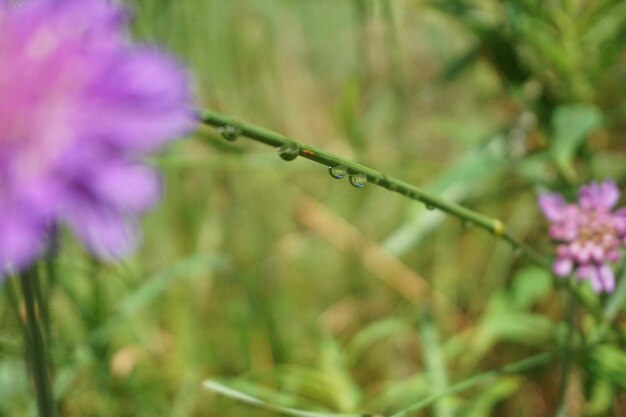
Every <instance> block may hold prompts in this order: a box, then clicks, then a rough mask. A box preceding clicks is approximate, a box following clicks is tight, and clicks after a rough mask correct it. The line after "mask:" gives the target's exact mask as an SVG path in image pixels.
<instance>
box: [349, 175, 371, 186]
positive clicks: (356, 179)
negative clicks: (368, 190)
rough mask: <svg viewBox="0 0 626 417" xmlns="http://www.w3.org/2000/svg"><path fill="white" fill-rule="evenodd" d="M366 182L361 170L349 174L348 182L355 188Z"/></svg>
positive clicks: (365, 176)
mask: <svg viewBox="0 0 626 417" xmlns="http://www.w3.org/2000/svg"><path fill="white" fill-rule="evenodd" d="M366 183H367V175H365V174H363V173H362V172H357V173H356V174H352V175H350V184H351V185H352V186H353V187H356V188H363V187H365V184H366Z"/></svg>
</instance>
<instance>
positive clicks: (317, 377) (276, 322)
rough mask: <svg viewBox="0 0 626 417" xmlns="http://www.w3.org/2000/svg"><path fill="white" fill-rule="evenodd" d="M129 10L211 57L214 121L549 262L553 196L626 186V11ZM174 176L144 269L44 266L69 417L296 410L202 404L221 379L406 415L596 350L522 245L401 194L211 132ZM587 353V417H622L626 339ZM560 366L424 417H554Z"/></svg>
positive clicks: (137, 264)
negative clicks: (493, 225)
mask: <svg viewBox="0 0 626 417" xmlns="http://www.w3.org/2000/svg"><path fill="white" fill-rule="evenodd" d="M132 6H133V9H134V15H135V20H134V31H135V35H136V36H137V37H138V38H140V39H142V40H144V41H147V42H150V43H153V44H157V45H164V46H166V47H168V48H170V49H172V50H173V51H175V52H176V53H177V54H178V55H179V56H180V58H181V60H183V61H184V62H186V63H187V64H188V66H189V70H190V72H191V73H193V76H194V77H195V85H196V87H197V100H198V103H199V105H202V106H207V107H210V108H213V109H216V110H220V111H223V112H225V113H228V114H232V115H233V116H235V117H238V118H241V119H244V120H247V121H250V122H253V123H256V124H259V125H261V126H265V127H267V128H269V129H273V130H276V131H279V132H282V133H284V134H287V135H291V136H293V137H296V138H299V139H301V140H302V141H305V142H308V143H310V144H312V145H315V146H319V147H323V148H325V149H328V150H330V151H332V152H335V153H337V154H341V155H343V156H346V157H350V158H355V159H357V160H359V161H362V162H364V163H367V164H370V165H372V166H374V167H376V168H378V169H380V170H382V171H384V172H388V173H390V174H393V175H394V176H397V177H401V178H403V179H405V180H407V181H409V182H412V183H415V184H417V185H420V186H422V187H424V188H426V189H428V190H431V191H433V192H436V193H437V194H440V195H443V196H445V197H447V198H449V199H451V200H454V201H457V202H460V203H462V204H465V205H468V206H470V207H472V208H474V209H476V210H479V211H482V212H485V213H487V214H489V215H492V216H495V217H499V218H501V219H502V220H503V221H505V223H506V224H507V225H508V227H509V228H510V230H512V231H513V232H514V233H515V234H516V235H517V236H519V237H521V238H522V239H523V240H525V241H527V242H529V243H530V244H531V245H532V246H534V247H536V248H537V249H539V250H542V251H544V252H545V253H549V252H550V244H549V242H548V239H547V237H546V234H545V224H544V223H543V221H542V220H541V216H540V215H539V213H538V210H537V208H536V207H535V195H536V191H537V189H538V188H540V187H548V188H551V189H560V190H562V191H563V192H565V193H570V194H571V193H573V192H574V190H575V188H576V186H577V185H579V184H580V183H584V182H586V181H589V180H590V179H600V178H606V177H614V178H616V179H617V180H618V182H619V183H620V184H621V185H625V184H626V169H625V167H624V160H625V159H624V157H625V152H626V148H625V146H624V143H626V133H625V132H626V95H625V94H624V92H625V90H624V87H625V86H626V49H625V48H624V47H625V46H626V2H624V1H621V0H502V1H497V0H475V1H470V0H467V1H462V0H439V1H436V0H433V1H425V0H394V1H387V0H352V1H348V0H346V1H336V0H317V1H305V0H228V1H226V0H178V1H167V0H134V1H132ZM153 162H154V163H155V164H157V165H158V166H159V167H160V168H161V169H162V170H163V173H164V178H165V184H166V190H165V195H164V201H163V202H162V204H161V205H160V207H159V208H158V210H156V211H155V212H154V213H152V214H151V215H150V216H148V218H146V220H145V222H144V226H145V233H144V235H145V236H144V240H145V243H144V245H143V248H142V250H141V252H140V253H138V254H136V256H134V257H133V258H132V259H130V260H128V261H127V262H125V263H122V264H119V265H101V264H98V263H97V262H95V261H93V260H91V259H90V258H89V257H88V256H87V255H86V254H85V252H84V251H83V250H82V249H81V248H80V247H78V245H77V244H76V242H75V241H74V240H73V239H72V238H71V237H70V236H66V235H65V234H63V235H62V237H61V248H62V250H61V251H60V255H59V257H58V258H56V259H55V260H54V261H52V262H53V264H52V266H54V268H52V269H51V268H48V269H46V270H47V271H48V274H47V275H46V277H47V279H46V282H45V289H46V291H47V293H48V294H49V315H50V320H51V326H50V335H49V337H50V341H51V351H50V355H51V358H52V360H53V362H54V364H55V369H56V370H55V383H54V388H55V394H56V396H57V398H58V400H59V402H60V404H61V409H62V415H63V416H67V417H72V416H105V415H106V416H109V415H113V416H122V417H123V416H133V417H142V416H146V417H147V416H158V415H167V416H173V417H177V416H180V417H182V416H223V415H228V416H233V417H237V416H249V415H255V416H270V415H275V413H273V412H270V411H267V410H261V409H250V408H249V407H248V406H246V405H242V404H239V403H236V402H233V401H232V400H230V399H225V398H221V397H218V396H215V395H213V394H211V393H209V392H208V391H206V390H203V389H202V386H201V383H202V381H203V380H205V379H207V378H210V379H217V380H220V381H222V382H223V383H224V384H226V385H227V386H229V387H232V388H234V389H237V390H240V391H242V392H245V393H248V394H250V395H253V396H256V397H259V398H261V399H263V400H264V401H268V402H270V403H272V404H276V405H279V406H285V407H295V408H300V409H309V410H326V411H336V412H340V411H341V412H362V411H368V412H376V413H382V414H385V415H388V414H390V413H393V412H395V411H397V410H400V409H402V408H403V407H406V406H409V405H410V404H412V403H414V402H416V401H417V400H419V399H421V398H424V397H426V396H428V395H431V394H435V393H437V392H440V391H442V390H445V389H446V387H449V386H450V385H451V384H453V383H456V382H459V381H462V380H463V379H464V378H467V377H470V376H472V375H475V374H478V373H480V372H483V371H485V370H489V369H494V368H495V367H498V366H501V365H505V364H507V363H509V362H513V361H515V360H519V359H522V358H525V357H527V356H529V355H531V354H533V353H537V352H542V351H546V350H554V349H555V348H557V347H558V346H560V345H561V344H562V343H564V340H565V341H567V340H568V339H567V337H568V336H567V334H570V333H571V332H569V330H571V328H572V326H574V327H575V332H573V333H571V334H573V335H574V336H572V337H573V338H574V340H580V339H585V338H588V337H591V335H592V334H593V332H594V331H595V326H596V325H595V324H594V323H593V319H592V318H591V317H590V316H589V314H588V313H587V312H585V311H584V310H582V309H580V308H577V309H575V310H574V312H573V313H572V314H574V316H573V317H568V310H567V309H566V307H565V306H566V301H565V299H566V294H564V293H563V292H559V291H555V290H554V288H553V285H552V278H551V276H550V275H549V274H547V273H546V272H545V271H542V270H539V269H537V268H535V267H529V266H527V265H526V263H525V261H524V260H523V259H520V258H519V257H518V256H517V254H516V253H514V252H513V251H512V250H511V249H510V248H509V246H508V245H507V244H505V243H503V242H501V241H497V240H496V239H494V238H493V237H492V236H489V235H487V234H485V233H483V232H480V231H477V230H473V229H468V228H466V227H464V225H462V224H460V223H459V222H458V221H456V220H454V219H449V218H445V217H444V216H442V215H441V213H438V212H436V211H435V212H433V211H428V210H425V209H424V208H423V207H422V206H421V205H419V204H417V203H413V202H410V201H407V200H405V199H403V198H401V197H400V196H396V195H390V194H388V193H386V192H385V191H383V190H382V189H377V188H375V187H369V186H368V187H365V188H364V189H362V190H356V189H352V188H350V187H349V186H347V185H346V184H345V183H340V182H337V181H334V180H332V179H331V178H330V177H329V176H328V175H327V174H326V172H325V170H324V169H323V168H321V167H319V166H317V165H315V164H311V163H308V162H306V161H302V160H296V161H295V162H292V163H290V164H286V163H285V162H284V161H282V160H280V159H279V158H277V157H276V155H275V154H274V153H272V152H271V150H268V149H266V148H264V147H260V146H258V145H255V144H252V143H248V142H246V141H244V140H240V141H237V142H235V143H234V144H229V143H225V142H223V141H221V140H220V139H219V137H218V135H216V133H215V132H214V131H212V130H211V129H206V128H200V130H199V132H198V133H197V135H195V136H194V137H193V138H189V139H187V140H184V141H181V142H180V143H178V144H177V145H175V146H173V147H172V148H171V149H169V150H168V152H167V153H165V154H163V155H161V156H159V157H157V158H155V160H154V161H153ZM347 236H357V237H358V239H356V240H354V239H345V238H346V237H347ZM365 242H378V243H367V244H366V243H365ZM377 251H381V252H384V253H387V254H391V255H392V256H393V257H395V259H398V260H399V261H401V262H402V263H403V264H404V265H406V266H408V268H407V270H408V271H410V272H409V273H406V274H404V275H403V276H401V277H400V278H399V279H401V280H406V281H407V282H409V283H410V282H411V281H413V280H423V281H425V282H426V283H427V284H428V285H429V287H431V288H433V289H436V290H438V291H440V292H442V293H444V294H446V296H447V297H448V299H449V301H450V303H448V304H446V305H442V304H440V303H437V302H435V301H433V300H431V299H430V297H428V295H425V296H424V298H423V300H421V301H420V302H418V303H416V304H413V303H411V302H409V301H407V300H406V299H405V298H404V297H403V296H402V294H400V293H398V291H396V290H394V289H393V288H390V287H388V286H386V285H385V284H384V281H383V280H382V279H381V276H380V275H379V273H378V272H377V271H381V270H384V269H385V268H387V265H386V264H385V261H384V259H386V258H384V257H380V256H375V255H376V253H377ZM372 263H379V264H378V265H374V267H372V265H373V264H372ZM42 268H43V267H42ZM44 269H45V268H44ZM50 271H55V272H54V273H52V274H51V273H49V272H50ZM14 286H15V283H12V282H10V281H7V283H6V284H5V286H4V288H3V294H2V299H1V301H0V415H6V416H15V415H23V416H34V415H35V411H36V410H35V405H34V401H33V397H32V394H31V392H30V389H29V386H28V381H27V378H26V374H25V369H24V365H23V362H22V359H23V358H22V356H23V355H22V349H23V348H22V344H21V335H20V326H19V320H18V319H17V317H16V314H15V312H14V309H13V308H11V300H12V299H13V300H14V298H12V295H11V294H12V293H13V292H14V291H13V287H14ZM617 322H618V323H620V325H622V326H623V322H624V315H622V314H620V315H618V317H617ZM568 332H569V333H568ZM574 360H575V364H574V367H573V368H572V371H571V372H570V374H569V377H568V378H569V385H568V389H567V396H566V398H567V405H568V407H569V414H568V415H571V416H582V415H586V416H607V415H615V416H618V415H620V414H619V410H620V408H621V409H622V410H623V409H624V408H626V395H625V394H624V393H623V392H622V391H623V390H624V389H625V388H626V355H625V354H624V349H623V347H617V346H612V345H603V346H601V347H600V348H598V349H595V350H593V351H592V352H588V353H587V354H582V355H577V356H576V357H575V358H574ZM561 365H562V364H561V361H555V362H553V363H550V365H549V366H546V367H543V368H541V369H537V370H535V371H533V372H527V373H524V374H520V375H517V376H501V377H497V378H494V379H493V381H492V382H490V383H489V384H486V385H483V386H481V387H479V388H474V389H471V390H468V391H466V392H462V393H460V394H455V395H451V396H448V397H445V398H443V399H441V400H439V401H436V402H434V404H433V405H432V407H430V408H428V409H427V410H426V411H424V412H421V413H417V414H416V415H429V416H436V417H448V416H472V417H480V416H491V415H497V416H532V417H542V416H553V415H555V412H556V409H557V407H558V404H557V403H558V396H559V394H558V387H559V385H560V383H561V381H560V375H561ZM622 412H623V411H622ZM622 415H623V414H622Z"/></svg>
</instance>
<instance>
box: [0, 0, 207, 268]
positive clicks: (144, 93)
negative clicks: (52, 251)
mask: <svg viewBox="0 0 626 417" xmlns="http://www.w3.org/2000/svg"><path fill="white" fill-rule="evenodd" d="M16 3H17V2H14V3H13V5H11V2H10V1H7V0H0V276H1V275H2V273H3V271H5V270H6V269H7V268H12V269H17V270H19V269H21V268H24V267H27V266H28V265H29V264H31V263H32V262H33V261H34V260H35V259H36V258H37V257H38V256H39V255H40V253H41V251H42V249H44V248H45V246H46V243H47V240H48V237H49V236H48V234H49V231H50V229H51V227H52V226H54V225H56V224H59V223H61V224H65V225H67V226H69V227H70V228H71V229H73V231H74V232H75V233H76V234H77V235H78V237H79V238H80V239H81V240H82V241H83V242H84V243H85V244H86V246H87V247H88V248H89V250H90V251H91V252H93V253H94V254H95V255H96V256H98V257H100V258H103V259H111V258H117V257H121V256H123V255H126V254H127V253H129V252H130V251H131V250H132V249H133V248H134V247H135V246H136V244H137V241H138V229H137V226H136V221H137V218H138V216H139V215H140V214H141V213H143V212H145V211H146V210H148V209H149V208H151V207H152V206H153V205H154V204H155V202H156V201H157V199H158V195H159V188H160V183H159V178H158V175H157V174H156V172H155V171H154V170H153V169H151V168H149V167H148V166H146V165H144V164H142V163H141V159H142V158H143V157H144V156H146V155H147V154H149V153H151V152H154V151H156V150H158V149H159V148H160V147H162V146H163V145H164V144H166V143H167V142H168V141H170V140H171V139H172V138H174V137H177V136H180V135H183V134H185V133H188V132H190V131H191V130H192V128H193V126H194V124H195V122H194V115H193V108H192V100H191V94H190V91H189V88H188V85H187V80H186V76H185V71H184V70H183V68H182V67H181V66H180V65H179V64H178V63H177V62H175V61H174V60H173V59H172V58H170V57H169V56H168V55H166V54H165V53H162V52H160V51H158V50H155V49H152V48H148V47H144V46H133V45H130V44H129V43H128V41H127V40H126V38H125V33H124V29H125V24H126V17H127V16H126V13H125V11H124V10H123V9H122V8H120V7H119V6H117V5H115V4H114V3H113V2H111V1H108V0H25V1H22V2H19V4H16Z"/></svg>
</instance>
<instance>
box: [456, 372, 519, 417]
mask: <svg viewBox="0 0 626 417" xmlns="http://www.w3.org/2000/svg"><path fill="white" fill-rule="evenodd" d="M520 383H521V378H518V377H505V378H500V379H498V380H497V381H496V382H494V384H493V385H491V386H488V387H486V388H485V389H483V390H482V391H481V392H480V394H479V395H478V397H477V398H476V399H475V400H473V401H472V403H471V404H470V405H469V406H468V407H467V408H466V411H464V412H463V415H464V416H465V417H489V416H492V415H494V410H493V409H494V407H495V406H496V405H498V403H499V402H500V401H503V400H505V399H506V398H508V397H510V396H511V395H512V394H513V393H514V392H515V391H517V390H518V388H519V386H520Z"/></svg>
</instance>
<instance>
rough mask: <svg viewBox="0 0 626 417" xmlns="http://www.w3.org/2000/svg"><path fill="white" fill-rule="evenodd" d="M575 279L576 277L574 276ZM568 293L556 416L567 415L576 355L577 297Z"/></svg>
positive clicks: (564, 416) (563, 416)
mask: <svg viewBox="0 0 626 417" xmlns="http://www.w3.org/2000/svg"><path fill="white" fill-rule="evenodd" d="M572 279H575V278H572ZM566 295H567V301H566V302H567V307H566V309H565V321H566V323H567V329H566V334H565V341H564V343H563V366H562V368H561V385H560V386H559V394H558V397H557V398H558V400H557V407H556V410H557V411H556V414H555V417H566V416H567V401H566V399H567V387H568V386H569V379H570V376H571V372H572V365H573V362H574V355H573V352H572V349H571V346H572V343H573V342H574V326H575V325H576V299H575V298H574V297H572V295H571V294H566Z"/></svg>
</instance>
